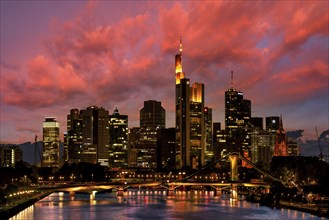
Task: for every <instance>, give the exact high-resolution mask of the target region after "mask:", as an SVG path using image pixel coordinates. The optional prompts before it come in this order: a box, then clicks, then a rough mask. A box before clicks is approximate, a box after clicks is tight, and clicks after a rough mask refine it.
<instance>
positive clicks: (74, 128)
mask: <svg viewBox="0 0 329 220" xmlns="http://www.w3.org/2000/svg"><path fill="white" fill-rule="evenodd" d="M64 152H65V153H64V155H67V159H66V160H67V161H68V162H69V163H79V162H80V161H81V154H82V115H81V114H80V111H79V110H78V109H71V110H70V114H69V115H67V133H66V135H64Z"/></svg>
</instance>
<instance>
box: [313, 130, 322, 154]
mask: <svg viewBox="0 0 329 220" xmlns="http://www.w3.org/2000/svg"><path fill="white" fill-rule="evenodd" d="M315 133H316V138H317V140H318V145H319V152H320V154H319V158H320V160H323V153H322V148H321V144H320V138H319V134H318V129H317V128H316V127H315Z"/></svg>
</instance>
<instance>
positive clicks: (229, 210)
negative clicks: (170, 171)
mask: <svg viewBox="0 0 329 220" xmlns="http://www.w3.org/2000/svg"><path fill="white" fill-rule="evenodd" d="M145 218H148V219H164V218H165V219H237V218H241V219H320V218H318V217H316V216H312V215H310V214H308V213H302V212H298V211H294V210H286V209H271V208H268V207H264V206H259V205H258V204H254V203H249V202H246V201H242V200H237V201H234V202H232V201H230V199H229V195H225V194H223V195H221V196H215V195H214V192H207V191H200V190H195V191H187V192H186V191H176V193H175V196H171V197H168V196H167V192H166V191H165V190H142V191H139V190H134V189H132V190H128V191H127V192H124V195H123V197H117V196H116V193H115V192H112V193H104V194H102V193H96V192H92V193H90V194H79V193H75V194H74V195H72V193H71V194H69V193H53V194H51V195H50V196H48V197H46V198H44V199H42V200H40V201H39V202H37V203H35V205H33V206H30V207H29V208H27V209H25V210H24V211H22V212H21V213H19V214H18V215H16V216H15V217H13V218H12V219H15V220H16V219H17V220H19V219H24V220H25V219H120V220H121V219H127V220H128V219H145Z"/></svg>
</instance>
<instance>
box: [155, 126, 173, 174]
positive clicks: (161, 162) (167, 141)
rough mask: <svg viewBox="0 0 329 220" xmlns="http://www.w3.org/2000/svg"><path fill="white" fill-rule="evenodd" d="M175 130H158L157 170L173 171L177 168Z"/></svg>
mask: <svg viewBox="0 0 329 220" xmlns="http://www.w3.org/2000/svg"><path fill="white" fill-rule="evenodd" d="M175 135H176V129H175V128H162V129H158V130H157V170H158V171H163V170H172V169H175V167H176V161H175V159H176V157H175V156H176V152H175V150H176V149H175V144H176V143H175V140H176V138H175Z"/></svg>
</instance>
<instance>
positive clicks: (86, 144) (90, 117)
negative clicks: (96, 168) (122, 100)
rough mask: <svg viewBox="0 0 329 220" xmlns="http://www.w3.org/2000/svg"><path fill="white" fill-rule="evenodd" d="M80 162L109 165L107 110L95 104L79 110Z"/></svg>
mask: <svg viewBox="0 0 329 220" xmlns="http://www.w3.org/2000/svg"><path fill="white" fill-rule="evenodd" d="M81 114H82V154H81V162H89V163H94V164H96V163H99V164H100V165H102V166H108V165H109V154H108V151H109V112H108V111H107V110H105V109H104V108H102V107H101V108H98V107H96V106H91V107H88V108H87V109H85V110H81Z"/></svg>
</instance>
